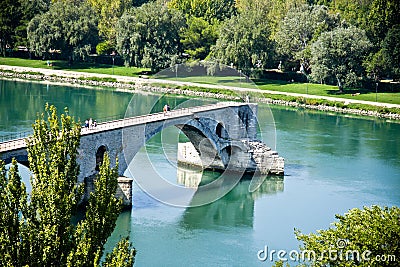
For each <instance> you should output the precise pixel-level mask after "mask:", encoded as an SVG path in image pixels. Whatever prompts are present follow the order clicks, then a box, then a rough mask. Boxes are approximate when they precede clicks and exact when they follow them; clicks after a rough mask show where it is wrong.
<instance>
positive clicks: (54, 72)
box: [0, 65, 400, 108]
mask: <svg viewBox="0 0 400 267" xmlns="http://www.w3.org/2000/svg"><path fill="white" fill-rule="evenodd" d="M1 69H4V70H12V71H15V72H40V73H42V74H43V75H46V76H51V75H56V76H60V77H70V78H79V77H103V78H107V77H112V78H115V79H116V80H117V81H118V82H124V83H129V82H134V83H135V84H144V83H147V84H148V83H164V84H174V85H181V86H185V85H186V86H199V87H204V88H220V89H228V90H232V91H237V92H242V93H245V92H255V93H267V94H280V95H288V96H295V97H304V98H317V99H326V100H329V101H339V102H344V103H356V104H367V105H373V106H380V107H388V108H400V105H398V104H391V103H383V102H373V101H365V100H357V99H348V98H340V97H331V96H320V95H310V94H298V93H289V92H280V91H272V90H262V89H255V88H247V87H237V86H224V85H219V84H205V83H192V82H181V81H174V80H162V79H143V78H138V77H129V76H119V75H108V74H100V73H88V72H77V71H66V70H54V69H44V68H29V67H19V66H8V65H0V70H1Z"/></svg>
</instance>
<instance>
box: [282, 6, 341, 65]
mask: <svg viewBox="0 0 400 267" xmlns="http://www.w3.org/2000/svg"><path fill="white" fill-rule="evenodd" d="M337 24H338V17H336V16H332V15H330V14H329V12H328V8H327V7H326V6H319V5H314V6H309V5H300V6H298V7H294V8H292V9H290V10H289V11H288V13H287V15H286V17H285V18H284V20H283V21H282V23H281V24H280V27H279V29H278V32H277V33H276V34H275V41H276V43H277V52H278V53H279V54H280V55H281V56H282V57H283V58H285V59H286V60H288V61H297V62H298V63H299V64H298V66H300V64H303V66H304V68H305V70H308V71H309V68H310V57H311V53H310V48H311V45H312V43H313V42H314V41H315V40H317V39H318V37H319V36H320V35H321V33H323V32H326V31H330V30H332V29H334V28H335V27H336V26H337Z"/></svg>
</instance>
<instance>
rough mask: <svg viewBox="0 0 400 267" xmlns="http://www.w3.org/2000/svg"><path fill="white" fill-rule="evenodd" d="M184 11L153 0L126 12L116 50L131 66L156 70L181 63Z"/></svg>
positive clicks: (119, 26) (118, 30)
mask: <svg viewBox="0 0 400 267" xmlns="http://www.w3.org/2000/svg"><path fill="white" fill-rule="evenodd" d="M184 27H185V18H184V17H183V15H182V13H181V12H179V11H177V10H174V9H168V7H167V6H166V5H165V4H163V3H161V2H150V3H147V4H144V5H142V6H140V7H137V8H133V9H131V10H130V11H129V12H126V13H125V14H124V15H123V16H122V17H121V19H120V20H119V24H118V28H117V51H118V53H119V54H120V55H121V56H122V57H123V58H124V60H125V64H126V65H128V66H136V67H148V68H151V70H152V71H153V72H157V71H158V70H161V69H164V68H167V67H170V66H172V65H175V64H176V63H179V60H180V58H181V54H182V44H181V42H180V33H181V31H182V29H183V28H184Z"/></svg>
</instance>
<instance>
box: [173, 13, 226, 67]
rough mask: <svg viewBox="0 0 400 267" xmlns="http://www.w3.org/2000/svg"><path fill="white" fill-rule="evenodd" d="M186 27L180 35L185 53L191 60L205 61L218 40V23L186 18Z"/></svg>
mask: <svg viewBox="0 0 400 267" xmlns="http://www.w3.org/2000/svg"><path fill="white" fill-rule="evenodd" d="M187 25H188V27H187V28H186V29H185V30H184V31H183V33H182V34H181V43H182V44H183V49H184V51H185V53H187V54H189V56H190V57H191V58H193V59H200V60H203V59H205V58H206V57H207V56H208V54H209V53H210V50H211V46H212V45H214V44H215V42H216V40H217V38H218V26H219V25H218V21H217V20H214V21H213V22H212V23H209V22H207V21H206V20H204V19H203V18H197V17H189V16H188V17H187Z"/></svg>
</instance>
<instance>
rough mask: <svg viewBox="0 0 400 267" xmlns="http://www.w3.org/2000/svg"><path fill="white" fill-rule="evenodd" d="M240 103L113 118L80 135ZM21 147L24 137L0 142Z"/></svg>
mask: <svg viewBox="0 0 400 267" xmlns="http://www.w3.org/2000/svg"><path fill="white" fill-rule="evenodd" d="M242 105H246V103H239V102H219V103H217V104H210V105H203V106H197V107H190V108H181V109H175V110H171V111H169V112H167V113H166V114H164V113H163V112H159V113H152V114H147V115H142V116H135V117H130V118H124V119H120V120H113V121H108V122H103V123H99V124H98V125H97V127H92V128H91V129H87V128H84V127H82V130H81V136H84V135H89V134H94V133H99V132H105V131H108V130H114V129H118V128H123V127H127V126H132V125H139V124H146V123H149V122H155V121H162V120H168V119H172V118H179V117H184V116H188V115H192V114H194V113H196V112H200V111H209V110H215V109H220V108H225V107H232V106H242ZM21 148H26V143H25V137H22V138H18V139H14V140H9V141H5V142H1V143H0V153H1V152H7V151H12V150H16V149H21Z"/></svg>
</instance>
